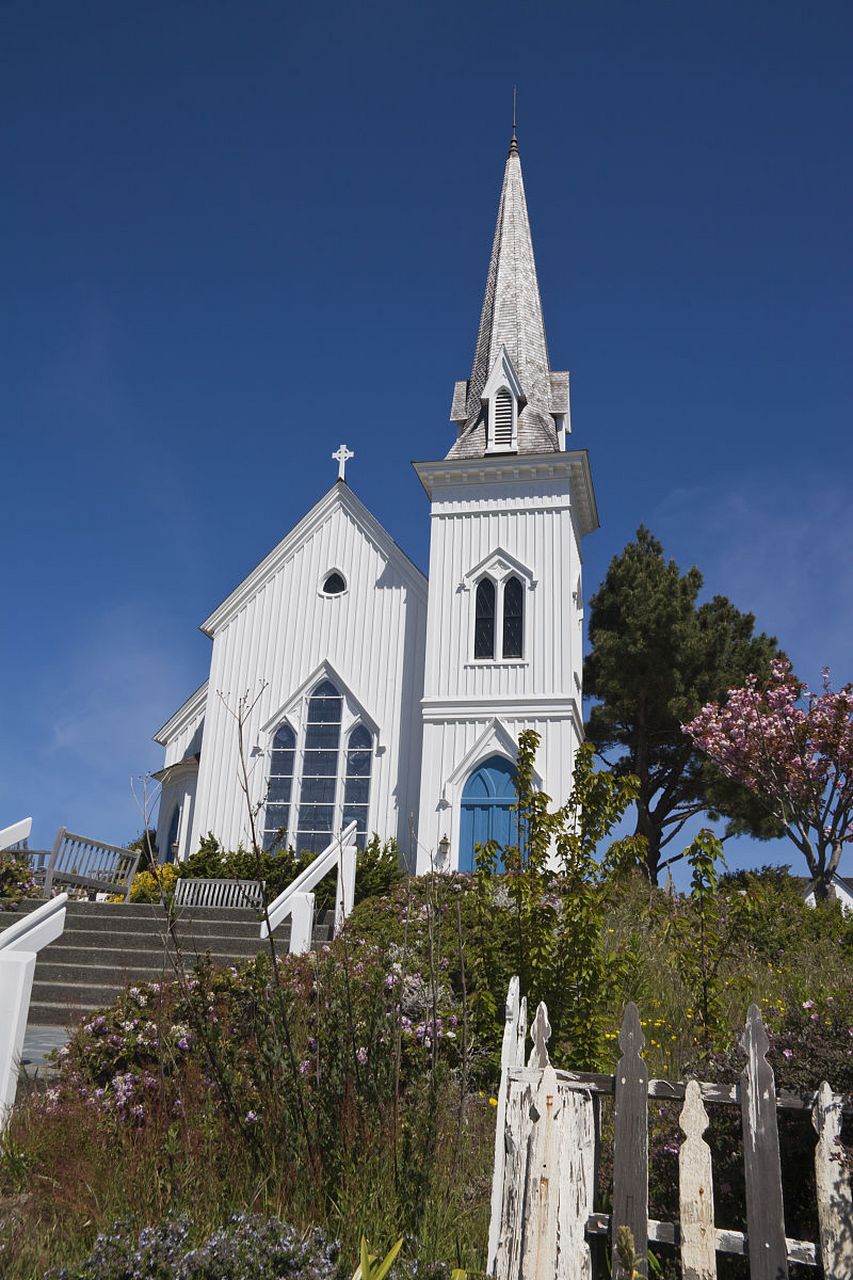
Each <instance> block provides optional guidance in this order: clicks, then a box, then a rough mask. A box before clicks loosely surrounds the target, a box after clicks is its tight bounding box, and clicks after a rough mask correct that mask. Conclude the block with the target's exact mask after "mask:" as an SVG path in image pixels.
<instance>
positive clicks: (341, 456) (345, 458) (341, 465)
mask: <svg viewBox="0 0 853 1280" xmlns="http://www.w3.org/2000/svg"><path fill="white" fill-rule="evenodd" d="M354 457H355V454H354V453H353V452H352V450H351V449H348V448H347V447H346V445H345V444H342V445H341V447H340V448H339V449H338V451H337V453H333V454H332V460H333V461H334V462H337V464H338V479H339V480H346V478H347V463H348V462H349V460H350V458H354Z"/></svg>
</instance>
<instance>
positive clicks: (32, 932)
mask: <svg viewBox="0 0 853 1280" xmlns="http://www.w3.org/2000/svg"><path fill="white" fill-rule="evenodd" d="M67 901H68V894H67V893H61V894H59V896H58V897H56V898H52V899H51V900H50V902H45V903H43V904H42V905H41V906H40V907H36V909H35V911H31V912H30V913H29V914H28V915H26V916H24V917H23V918H22V919H20V920H16V921H15V923H14V924H12V925H10V926H9V928H8V929H4V930H3V932H2V933H0V1130H2V1129H3V1128H4V1127H5V1125H6V1121H7V1120H8V1117H9V1111H10V1110H11V1107H12V1105H13V1103H14V1101H15V1094H16V1092H17V1089H18V1070H19V1067H20V1062H21V1054H22V1052H23V1048H24V1035H25V1034H26V1030H27V1019H28V1018H29V1015H30V996H31V995H32V990H33V977H34V975H35V971H36V953H37V952H39V951H41V949H42V947H46V946H48V944H49V943H51V942H55V941H56V939H57V938H58V937H59V935H60V934H61V933H62V930H63V929H64V928H65V904H66V902H67Z"/></svg>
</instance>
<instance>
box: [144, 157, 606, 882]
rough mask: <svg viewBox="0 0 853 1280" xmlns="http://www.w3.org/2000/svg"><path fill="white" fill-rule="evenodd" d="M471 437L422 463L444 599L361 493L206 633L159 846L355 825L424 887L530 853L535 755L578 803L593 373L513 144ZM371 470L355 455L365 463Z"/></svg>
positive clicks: (300, 541) (168, 765) (177, 739)
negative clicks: (545, 269)
mask: <svg viewBox="0 0 853 1280" xmlns="http://www.w3.org/2000/svg"><path fill="white" fill-rule="evenodd" d="M451 420H452V421H453V422H454V424H455V426H456V432H457V434H456V439H455V441H454V443H453V445H452V447H451V448H450V450H449V452H448V454H447V456H446V457H445V458H444V459H443V460H442V461H440V462H419V463H416V464H415V467H416V470H417V473H418V476H419V477H420V479H421V482H422V484H423V486H424V489H425V490H426V492H427V495H428V497H429V499H430V503H431V538H430V566H429V580H428V581H427V579H426V578H425V577H424V576H423V574H422V573H421V572H420V571H419V570H418V569H417V568H416V567H415V565H414V564H413V563H412V562H411V561H410V560H409V559H408V558H407V556H406V555H405V554H404V553H403V552H402V551H401V550H400V548H399V547H398V546H397V545H396V543H395V542H394V541H393V539H392V538H391V537H390V536H389V535H388V534H387V533H386V532H385V530H384V529H383V528H382V527H381V525H380V524H379V523H378V521H377V520H376V519H375V518H374V517H373V516H372V515H371V514H370V512H369V511H368V510H367V509H366V507H365V506H364V505H363V504H362V503H361V502H360V501H359V500H358V498H357V497H356V496H355V494H354V493H353V491H352V489H351V488H350V487H349V485H348V484H347V482H346V479H345V464H346V461H347V451H346V450H345V449H344V448H343V447H342V449H341V450H340V451H339V452H338V454H336V455H335V456H336V457H337V458H339V460H340V472H339V476H340V478H339V479H338V481H337V482H336V483H335V485H334V487H333V488H332V489H330V490H329V492H328V493H326V494H325V495H324V497H322V498H321V499H320V501H319V502H317V503H316V504H315V506H313V507H312V508H311V510H310V511H309V512H308V514H307V515H305V516H304V517H303V519H302V520H300V521H299V523H298V524H297V525H296V526H295V527H294V528H293V529H291V531H290V532H289V533H288V534H287V535H286V536H285V537H284V538H283V540H282V541H281V542H280V543H279V544H278V546H277V547H275V548H274V550H273V551H271V552H270V554H269V555H268V556H267V557H266V558H265V559H264V560H262V561H261V563H260V564H259V565H258V566H257V568H255V569H254V570H253V571H252V572H251V573H250V574H249V575H248V577H246V578H245V579H244V580H243V582H241V583H240V584H239V586H237V587H236V588H235V590H234V591H232V593H231V594H230V595H229V596H228V597H227V599H226V600H224V601H223V602H222V603H221V604H220V605H219V606H218V607H217V608H216V609H215V610H214V611H213V613H211V615H210V616H209V617H208V618H207V619H206V620H205V621H204V622H203V623H202V630H203V631H204V632H205V633H206V634H207V635H209V636H210V638H211V640H212V645H213V648H212V655H211V666H210V677H209V679H208V681H207V682H206V683H205V684H204V685H203V686H202V687H201V688H200V689H198V690H197V691H196V692H195V693H194V694H193V695H192V696H191V697H190V698H189V699H188V700H187V702H186V703H184V705H183V706H182V707H181V708H180V709H179V710H178V711H176V712H175V714H174V715H173V716H172V718H171V719H170V720H169V721H167V723H166V724H165V725H163V727H162V728H161V729H160V730H159V731H158V732H157V734H156V735H155V739H156V741H157V742H159V743H161V744H162V746H163V747H164V748H165V762H164V767H163V769H162V770H161V771H160V773H159V775H158V776H159V777H160V779H161V782H162V793H161V801H160V820H159V826H158V833H157V834H158V845H159V848H160V850H161V852H162V853H163V855H164V856H166V857H174V856H177V857H179V858H182V857H185V856H186V855H187V854H188V853H189V852H191V851H192V850H194V849H195V848H197V847H198V843H199V841H200V839H201V837H202V836H204V835H205V834H206V833H207V832H208V831H211V832H213V833H214V834H215V835H216V836H217V838H218V839H219V840H220V841H221V842H222V843H223V844H224V845H225V846H226V847H234V846H236V845H237V844H238V843H239V842H240V841H242V842H243V843H246V842H247V840H248V836H249V821H248V807H247V802H246V795H245V793H244V788H243V786H241V764H240V760H241V756H240V744H239V742H238V732H237V725H236V722H235V718H234V712H235V710H236V707H237V699H238V698H239V696H240V695H241V694H242V693H244V692H245V691H249V692H250V695H251V706H250V709H249V710H248V712H247V715H246V717H245V723H244V725H243V757H244V759H245V760H246V764H247V785H248V791H249V800H250V802H251V804H252V805H253V806H254V807H255V808H256V809H257V813H258V825H259V828H260V831H261V832H262V833H263V838H264V839H265V840H266V841H267V843H269V844H272V843H273V842H274V841H275V840H276V838H277V835H278V833H279V832H280V831H281V829H282V828H284V829H286V832H287V837H286V838H287V842H288V843H290V844H293V845H295V846H296V847H297V848H299V849H312V850H317V851H319V850H320V849H322V848H324V847H325V845H326V844H328V842H329V839H330V838H331V836H332V835H333V834H334V833H335V832H337V831H339V830H340V829H341V828H342V826H344V825H346V823H348V822H350V821H351V820H352V819H353V818H354V819H356V821H357V822H358V829H359V834H360V837H361V839H362V840H363V839H364V838H366V836H367V835H369V834H370V833H371V832H374V831H376V832H378V833H379V835H380V836H382V837H388V836H394V837H396V838H397V840H398V841H399V843H400V847H401V849H402V850H403V853H404V856H405V857H406V859H407V861H408V863H409V865H410V866H412V867H413V868H414V867H416V868H417V869H418V870H419V871H423V870H425V869H427V868H428V867H429V865H430V862H431V860H434V861H436V862H443V864H444V865H447V866H451V867H460V868H461V869H463V870H464V869H470V867H471V866H472V860H473V849H474V844H475V843H477V842H482V841H485V840H487V839H489V838H491V837H495V838H496V839H498V840H505V839H507V838H508V837H509V834H510V811H509V806H510V804H511V803H512V801H513V799H514V792H513V776H514V760H515V750H516V742H517V739H518V735H519V733H520V732H521V731H522V730H523V729H525V728H531V729H535V730H536V731H537V732H538V733H539V734H540V735H541V743H540V747H539V752H538V755H537V760H536V767H537V781H538V782H539V784H540V785H541V787H542V789H543V790H545V791H546V792H547V793H548V794H549V795H550V796H551V797H552V798H553V799H554V800H555V801H556V802H558V803H559V802H562V801H563V800H564V799H565V797H566V795H567V792H568V788H569V784H570V780H571V772H572V766H573V761H574V753H575V750H576V747H577V745H578V743H579V742H580V740H581V737H582V725H583V722H582V704H581V660H582V634H581V632H582V618H583V606H582V594H581V590H582V582H581V540H582V538H583V537H584V535H585V534H587V533H589V532H590V531H591V530H593V529H595V528H597V527H598V518H597V512H596V505H595V495H594V492H593V487H592V479H591V475H590V469H589V463H588V459H587V455H586V452H585V451H567V449H566V437H567V435H568V433H569V432H570V430H571V421H570V409H569V375H568V374H567V373H558V372H554V371H552V369H551V366H550V361H549V357H548V347H547V342H546V338H545V326H544V323H543V318H542V306H541V301H540V296H539V285H538V280H537V276H536V266H535V262H534V258H533V245H532V241H531V235H530V224H529V220H528V215H527V204H526V200H525V193H524V184H523V180H522V174H521V161H520V158H519V153H518V146H517V143H516V141H515V138H514V137H513V140H512V143H511V145H510V150H509V155H508V157H507V161H506V169H505V173H504V182H503V188H502V191H501V197H500V205H499V209H498V220H497V227H496V229H495V237H494V242H493V246H492V254H491V260H490V263H489V270H488V276H487V280H486V291H485V298H484V302H483V309H482V314H481V318H480V327H479V332H478V336H477V344H476V350H475V354H474V364H473V368H472V371H471V377H470V378H469V379H468V380H467V381H465V382H457V383H456V386H455V390H454V394H453V404H452V409H451ZM349 456H352V455H349Z"/></svg>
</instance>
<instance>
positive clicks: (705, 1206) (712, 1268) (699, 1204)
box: [678, 1080, 717, 1280]
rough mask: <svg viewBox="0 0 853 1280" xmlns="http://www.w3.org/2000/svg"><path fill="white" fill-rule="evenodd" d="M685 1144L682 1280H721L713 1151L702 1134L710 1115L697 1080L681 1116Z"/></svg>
mask: <svg viewBox="0 0 853 1280" xmlns="http://www.w3.org/2000/svg"><path fill="white" fill-rule="evenodd" d="M679 1124H680V1125H681V1132H682V1133H683V1134H684V1141H683V1142H682V1144H681V1150H680V1151H679V1153H678V1199H679V1205H680V1218H681V1275H682V1280H717V1233H716V1231H715V1230H714V1183H713V1173H712V1170H711V1149H710V1147H709V1146H708V1144H707V1142H705V1140H704V1138H703V1137H702V1134H703V1133H704V1132H705V1130H706V1129H707V1128H708V1113H707V1111H706V1110H705V1104H704V1103H703V1101H702V1090H701V1089H700V1088H699V1084H698V1082H697V1081H696V1080H688V1082H687V1087H686V1089H685V1091H684V1107H683V1109H682V1112H681V1115H680V1117H679Z"/></svg>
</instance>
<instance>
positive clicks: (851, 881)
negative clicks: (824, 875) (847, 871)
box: [806, 874, 853, 916]
mask: <svg viewBox="0 0 853 1280" xmlns="http://www.w3.org/2000/svg"><path fill="white" fill-rule="evenodd" d="M829 893H830V897H833V898H837V899H838V901H839V902H840V903H841V910H842V911H843V912H844V914H845V915H846V916H849V915H853V876H840V875H838V874H835V875H834V876H832V878H831V880H830V882H829ZM806 903H807V904H808V906H810V907H813V906H814V905H815V896H814V892H813V891H811V890H810V891H809V892H808V893H807V894H806Z"/></svg>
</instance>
